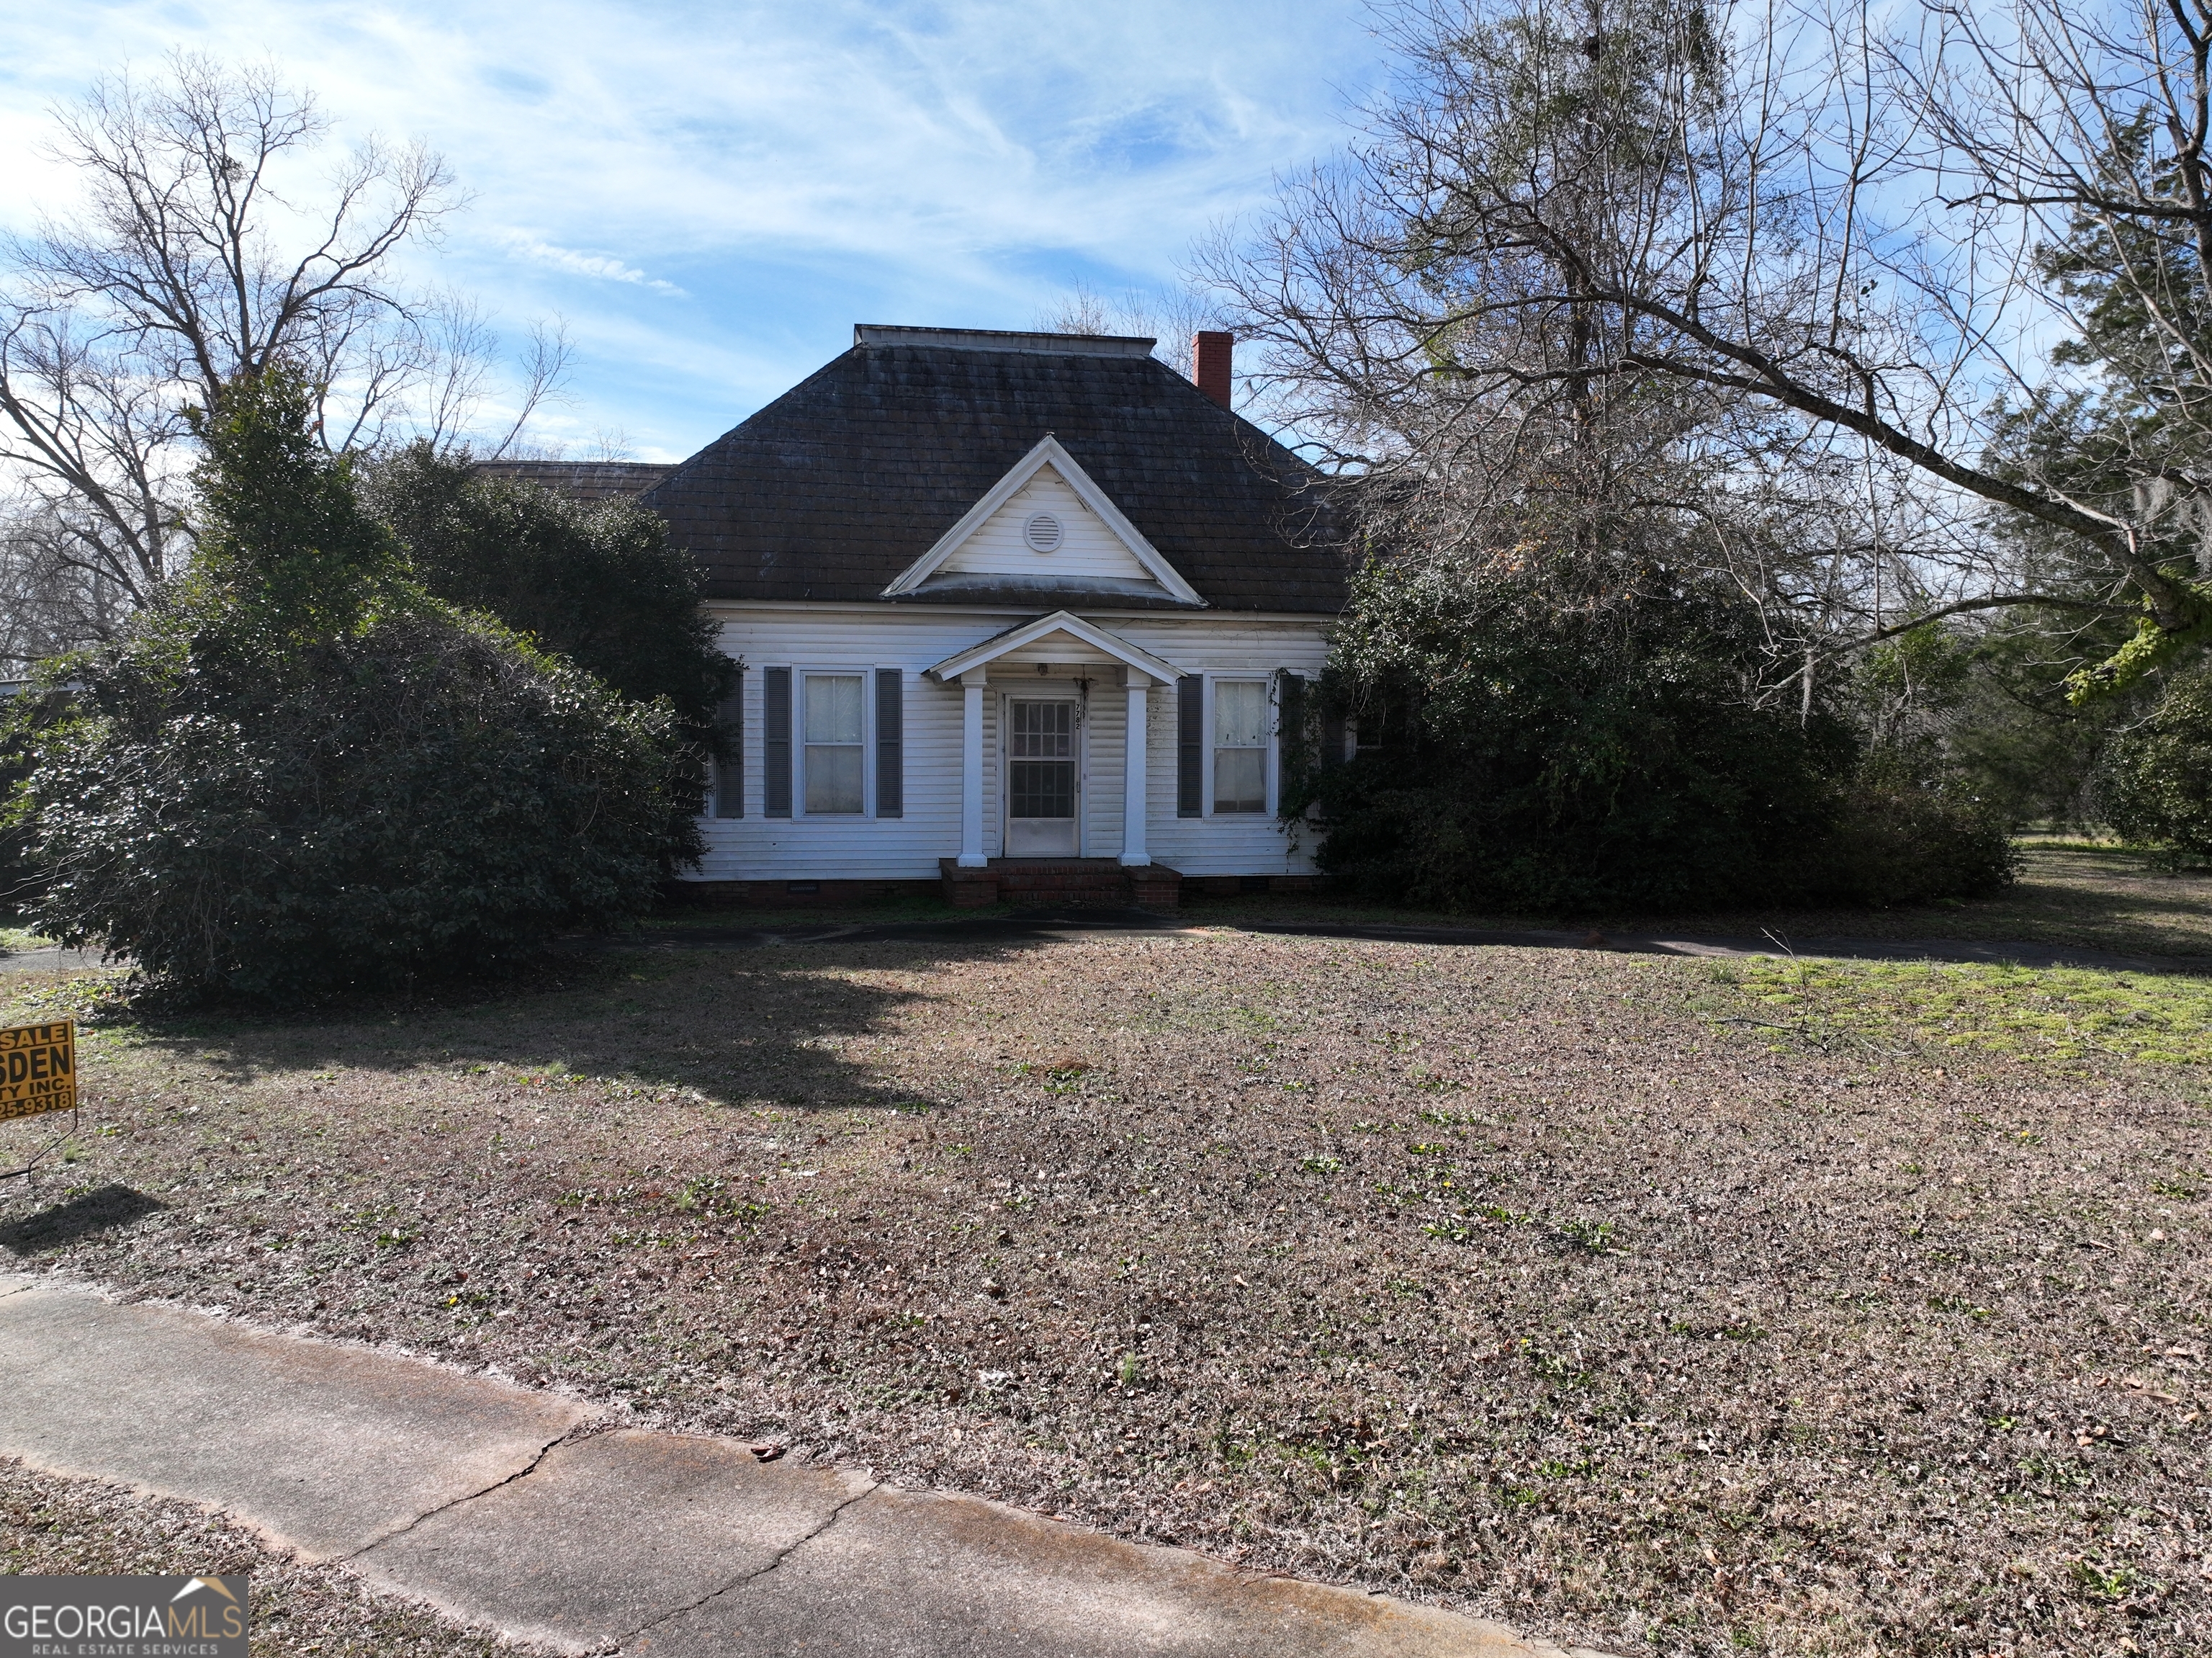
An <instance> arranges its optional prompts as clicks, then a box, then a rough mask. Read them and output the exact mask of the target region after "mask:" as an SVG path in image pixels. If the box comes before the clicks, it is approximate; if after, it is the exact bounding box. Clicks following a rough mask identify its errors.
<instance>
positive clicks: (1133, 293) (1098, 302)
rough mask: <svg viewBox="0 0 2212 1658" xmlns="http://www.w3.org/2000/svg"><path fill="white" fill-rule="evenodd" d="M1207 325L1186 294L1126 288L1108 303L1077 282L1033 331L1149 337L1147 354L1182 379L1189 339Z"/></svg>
mask: <svg viewBox="0 0 2212 1658" xmlns="http://www.w3.org/2000/svg"><path fill="white" fill-rule="evenodd" d="M1037 326H1039V327H1040V328H1042V329H1045V330H1047V331H1048V332H1052V333H1055V334H1121V335H1124V336H1129V337H1141V336H1145V335H1150V336H1151V337H1152V342H1153V344H1152V355H1153V356H1154V357H1158V358H1159V359H1160V360H1161V361H1162V362H1163V363H1166V364H1167V365H1168V366H1169V367H1170V368H1171V369H1174V370H1175V371H1176V373H1177V374H1180V375H1184V376H1185V377H1188V375H1189V374H1190V372H1191V363H1190V352H1191V338H1192V336H1193V335H1194V334H1195V333H1197V332H1198V331H1199V330H1200V329H1201V328H1208V327H1211V326H1213V325H1212V310H1211V308H1209V307H1208V305H1207V304H1206V301H1205V299H1204V298H1203V296H1200V295H1198V294H1196V293H1194V292H1193V291H1191V290H1188V289H1174V290H1167V291H1164V292H1157V293H1146V292H1144V291H1142V290H1139V289H1135V288H1128V289H1124V290H1122V292H1121V297H1120V298H1119V299H1114V300H1109V299H1108V298H1107V297H1106V296H1105V295H1103V294H1102V293H1100V292H1099V291H1098V290H1097V289H1095V288H1093V287H1092V286H1091V284H1090V283H1087V282H1082V281H1078V282H1077V283H1075V284H1074V286H1073V287H1072V288H1070V289H1069V290H1067V291H1066V293H1065V294H1063V295H1061V296H1060V298H1059V299H1058V300H1057V301H1055V302H1054V303H1053V304H1052V305H1051V306H1049V307H1048V308H1046V309H1044V310H1043V311H1041V312H1039V313H1038V314H1037Z"/></svg>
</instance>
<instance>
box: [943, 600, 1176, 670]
mask: <svg viewBox="0 0 2212 1658" xmlns="http://www.w3.org/2000/svg"><path fill="white" fill-rule="evenodd" d="M1054 633H1065V634H1066V635H1067V636H1068V637H1071V638H1074V639H1080V640H1081V641H1082V642H1083V643H1085V644H1086V645H1089V646H1090V647H1091V649H1093V650H1097V651H1103V653H1104V654H1105V655H1109V656H1111V657H1112V658H1114V660H1115V661H1118V662H1120V663H1121V665H1122V666H1123V667H1127V668H1130V669H1132V670H1133V671H1134V672H1136V673H1139V674H1145V675H1146V676H1147V677H1149V678H1152V679H1154V680H1158V681H1159V682H1160V683H1161V684H1162V685H1167V684H1170V683H1171V682H1172V681H1173V680H1175V679H1176V676H1177V675H1178V674H1181V672H1182V670H1181V669H1180V668H1178V667H1176V665H1175V664H1174V663H1173V662H1170V661H1167V660H1166V659H1165V658H1164V657H1159V656H1155V655H1152V652H1151V651H1149V650H1146V649H1144V648H1143V647H1142V646H1140V645H1133V644H1131V643H1129V642H1128V641H1127V639H1125V638H1123V637H1121V635H1120V634H1118V633H1115V632H1114V631H1111V630H1110V629H1108V628H1103V627H1100V626H1099V625H1097V623H1096V622H1086V621H1085V620H1084V619H1083V618H1081V617H1080V616H1078V615H1076V614H1075V613H1073V611H1066V610H1055V611H1054V612H1053V613H1051V614H1050V615H1048V616H1040V617H1038V618H1036V619H1035V620H1034V621H1028V622H1018V623H1016V624H1015V625H1013V626H1012V627H1010V628H1007V629H1006V631H1003V632H1000V633H994V634H993V635H992V636H991V637H989V638H987V639H985V640H982V641H981V642H980V643H975V644H972V645H970V646H969V647H968V649H965V650H963V651H960V652H958V653H957V654H956V655H951V656H947V657H946V658H945V660H944V661H941V662H939V663H938V664H937V665H936V666H935V667H931V668H929V669H927V670H926V671H927V674H928V675H929V677H930V678H931V679H933V680H936V681H937V682H938V683H939V685H950V684H951V682H952V681H953V680H957V679H958V678H959V677H960V676H961V675H962V674H967V673H969V672H972V671H973V670H975V669H976V668H979V667H988V666H989V665H990V664H991V663H993V662H994V661H997V660H998V659H999V658H1000V657H1001V656H1004V655H1007V654H1008V653H1010V652H1012V651H1016V650H1019V649H1022V648H1023V647H1024V645H1029V644H1033V643H1036V641H1037V640H1039V639H1042V638H1047V637H1050V636H1051V635H1053V634H1054Z"/></svg>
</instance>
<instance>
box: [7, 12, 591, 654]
mask: <svg viewBox="0 0 2212 1658" xmlns="http://www.w3.org/2000/svg"><path fill="white" fill-rule="evenodd" d="M59 127H60V132H59V136H58V139H57V140H56V142H55V143H54V145H53V148H52V155H54V156H55V157H56V158H57V159H58V160H59V161H61V162H64V164H66V165H67V166H68V167H69V168H71V169H73V170H74V171H75V173H76V175H77V176H78V178H79V179H80V180H81V181H82V196H81V200H80V202H79V204H77V205H76V208H75V209H74V210H72V211H70V212H67V213H64V214H61V215H58V216H52V217H49V218H47V219H46V220H45V221H43V222H41V223H40V226H39V227H38V229H37V231H36V232H35V234H33V235H29V236H27V237H21V238H17V239H15V240H12V241H9V242H8V243H7V244H5V246H4V247H3V248H0V260H4V266H5V269H4V272H0V467H4V468H5V469H6V471H7V472H8V473H9V474H10V478H11V481H12V482H13V484H14V485H15V487H16V489H17V490H18V491H20V493H21V511H20V512H19V513H18V515H17V516H16V519H15V529H14V532H13V534H14V539H13V540H12V541H11V543H10V545H11V546H21V545H35V546H38V547H39V548H40V549H41V551H40V555H39V558H40V570H42V571H44V572H45V574H44V575H42V576H41V577H40V582H42V583H44V584H45V585H46V588H51V587H52V582H55V581H58V580H64V579H65V577H66V576H67V575H68V574H69V573H70V572H74V573H75V576H76V578H77V582H78V587H79V594H78V598H79V605H78V611H79V613H80V615H81V617H82V619H84V620H85V621H86V623H87V625H90V626H93V627H94V629H95V630H96V631H104V630H105V628H106V626H107V625H111V620H110V619H112V615H113V614H114V613H115V610H116V607H115V606H114V605H112V604H111V603H110V602H109V597H110V596H112V598H113V599H114V600H118V601H119V605H120V607H121V608H122V609H125V610H127V609H128V608H129V607H131V606H135V605H137V604H141V603H143V602H144V601H145V600H146V599H147V598H148V597H149V595H150V594H152V593H153V592H154V590H155V588H158V586H159V585H160V584H161V582H162V581H164V580H165V579H167V577H168V576H171V575H173V574H174V573H175V571H176V570H177V569H178V568H179V564H180V562H181V560H182V559H183V558H185V556H186V555H187V554H188V552H189V543H190V532H189V528H188V527H187V525H186V522H185V515H184V512H183V501H184V491H183V484H184V474H185V471H186V469H187V467H188V465H189V456H188V454H186V452H185V447H184V442H183V440H184V437H185V424H184V411H185V407H186V406H187V405H193V404H197V405H207V404H208V402H209V400H210V399H211V398H212V397H213V396H214V395H215V394H216V392H217V391H218V390H219V389H220V388H221V387H222V386H223V385H224V384H225V383H226V382H227V381H231V380H233V379H234V378H236V377H238V376H240V375H252V374H255V373H258V372H259V371H260V370H262V369H265V368H267V367H268V366H270V364H271V363H275V362H276V361H279V360H283V361H284V362H286V363H290V364H291V365H292V366H294V367H295V368H297V369H300V370H301V372H303V373H304V374H305V375H307V377H308V378H309V380H310V381H312V382H313V384H315V385H316V386H318V387H320V388H321V389H322V399H323V401H322V407H321V411H320V412H321V418H322V425H321V430H322V434H323V439H324V441H325V442H326V443H328V444H329V445H330V446H331V447H332V448H369V447H374V446H376V445H378V444H379V443H380V442H384V441H386V439H387V438H389V437H392V436H396V435H399V434H403V433H404V434H405V435H408V436H419V435H423V434H425V433H427V434H428V435H429V436H432V437H433V438H434V439H435V440H439V441H447V442H450V441H452V440H453V438H454V436H456V435H457V434H458V433H459V432H460V431H461V430H464V429H465V426H466V425H467V424H468V423H469V422H470V421H471V419H472V418H473V417H474V414H475V412H476V411H477V409H478V407H480V405H481V404H482V402H483V396H484V391H485V381H486V377H487V374H488V372H489V369H488V365H489V360H490V357H491V355H492V347H493V341H492V338H491V334H490V331H489V327H488V326H487V325H486V323H485V320H484V319H483V316H482V315H481V314H480V313H478V312H477V310H476V309H475V308H473V307H472V306H471V305H470V304H469V303H467V302H465V301H462V300H459V299H458V298H456V297H455V296H450V295H439V294H433V295H427V296H426V295H420V294H414V293H410V292H409V291H407V290H404V289H403V288H402V287H401V286H400V285H399V282H398V254H399V253H400V250H401V249H402V248H403V247H405V246H406V245H408V244H409V243H410V242H421V241H429V240H435V236H436V235H437V233H438V229H439V226H440V224H441V221H442V220H443V218H444V217H445V216H446V215H447V214H448V213H450V212H451V211H452V210H453V209H454V207H455V206H456V205H457V204H458V203H459V196H458V194H457V192H456V191H455V189H454V186H453V180H452V177H451V175H450V174H449V173H448V172H447V168H446V167H445V164H444V163H443V162H441V161H440V160H439V159H438V157H436V156H435V155H432V154H430V153H429V152H428V151H427V150H425V149H422V148H421V147H419V146H410V147H405V148H399V149H393V148H390V147H387V146H386V145H384V144H381V143H378V142H376V141H374V140H370V141H368V142H367V143H362V144H360V145H358V146H356V147H355V148H354V149H352V150H351V151H350V152H349V154H347V155H344V156H343V157H342V158H341V159H339V160H337V161H336V162H334V163H333V164H332V165H331V166H330V167H329V168H327V169H325V170H321V171H318V170H315V169H314V168H313V159H314V157H315V155H316V152H317V151H319V149H322V148H323V147H324V146H325V143H326V141H327V140H328V139H329V137H330V131H331V123H330V121H329V119H328V118H327V117H326V116H325V115H324V114H323V113H322V112H321V111H320V110H319V108H318V107H317V106H316V104H315V101H314V100H313V97H312V96H310V95H309V94H305V93H302V92H297V91H294V90H291V89H289V88H285V87H283V85H281V84H280V83H279V82H278V81H277V79H276V76H275V73H274V72H273V71H272V70H269V69H267V68H252V69H246V70H228V69H225V68H223V67H222V66H219V65H217V64H214V63H211V62H210V61H208V60H206V59H204V58H196V57H191V56H185V55H181V54H180V55H179V56H177V57H176V58H173V59H172V60H171V62H170V64H169V66H168V72H167V75H166V76H163V77H162V78H161V79H160V80H159V81H158V82H153V83H147V82H138V81H134V80H132V79H131V78H130V77H128V76H121V77H118V78H116V79H112V80H109V81H105V82H100V84H99V85H98V86H96V87H95V88H94V89H93V91H92V92H91V93H90V94H88V95H87V96H86V98H85V99H84V100H83V101H82V102H81V103H80V104H79V105H78V106H76V107H74V108H72V109H70V110H68V111H65V112H64V113H62V114H61V115H60V117H59ZM564 352H565V346H564V344H563V343H562V342H561V341H560V340H559V338H557V336H552V335H540V336H538V338H537V339H536V340H535V342H534V345H533V350H532V358H531V361H530V363H529V364H528V365H527V366H526V385H525V387H524V389H523V396H522V399H521V402H522V418H527V415H528V412H529V410H530V409H531V408H532V406H534V405H536V403H537V402H538V399H541V398H542V397H543V396H544V394H545V393H546V392H547V391H548V389H549V388H550V386H551V384H552V382H553V381H555V380H556V379H557V377H558V375H559V372H560V367H561V363H562V357H563V356H564ZM520 424H521V422H520V419H518V420H517V421H516V422H515V423H514V429H515V430H520ZM512 438H513V432H512V431H510V432H509V434H508V439H509V441H511V440H512Z"/></svg>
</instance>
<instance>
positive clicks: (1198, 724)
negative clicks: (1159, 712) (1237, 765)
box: [1176, 674, 1206, 818]
mask: <svg viewBox="0 0 2212 1658" xmlns="http://www.w3.org/2000/svg"><path fill="white" fill-rule="evenodd" d="M1205 795H1206V676H1205V675H1204V674H1184V675H1183V676H1182V678H1181V679H1179V680H1176V816H1177V817H1179V818H1196V817H1203V816H1205V815H1206V806H1205Z"/></svg>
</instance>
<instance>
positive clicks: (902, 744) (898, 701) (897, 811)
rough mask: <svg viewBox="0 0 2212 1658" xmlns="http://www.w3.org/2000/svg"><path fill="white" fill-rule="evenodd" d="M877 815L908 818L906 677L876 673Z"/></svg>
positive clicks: (893, 672)
mask: <svg viewBox="0 0 2212 1658" xmlns="http://www.w3.org/2000/svg"><path fill="white" fill-rule="evenodd" d="M876 815H877V816H878V817H879V818H902V817H904V816H905V815H906V676H905V674H903V673H902V672H901V671H900V670H899V669H897V668H896V667H879V668H878V669H877V670H876Z"/></svg>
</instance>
